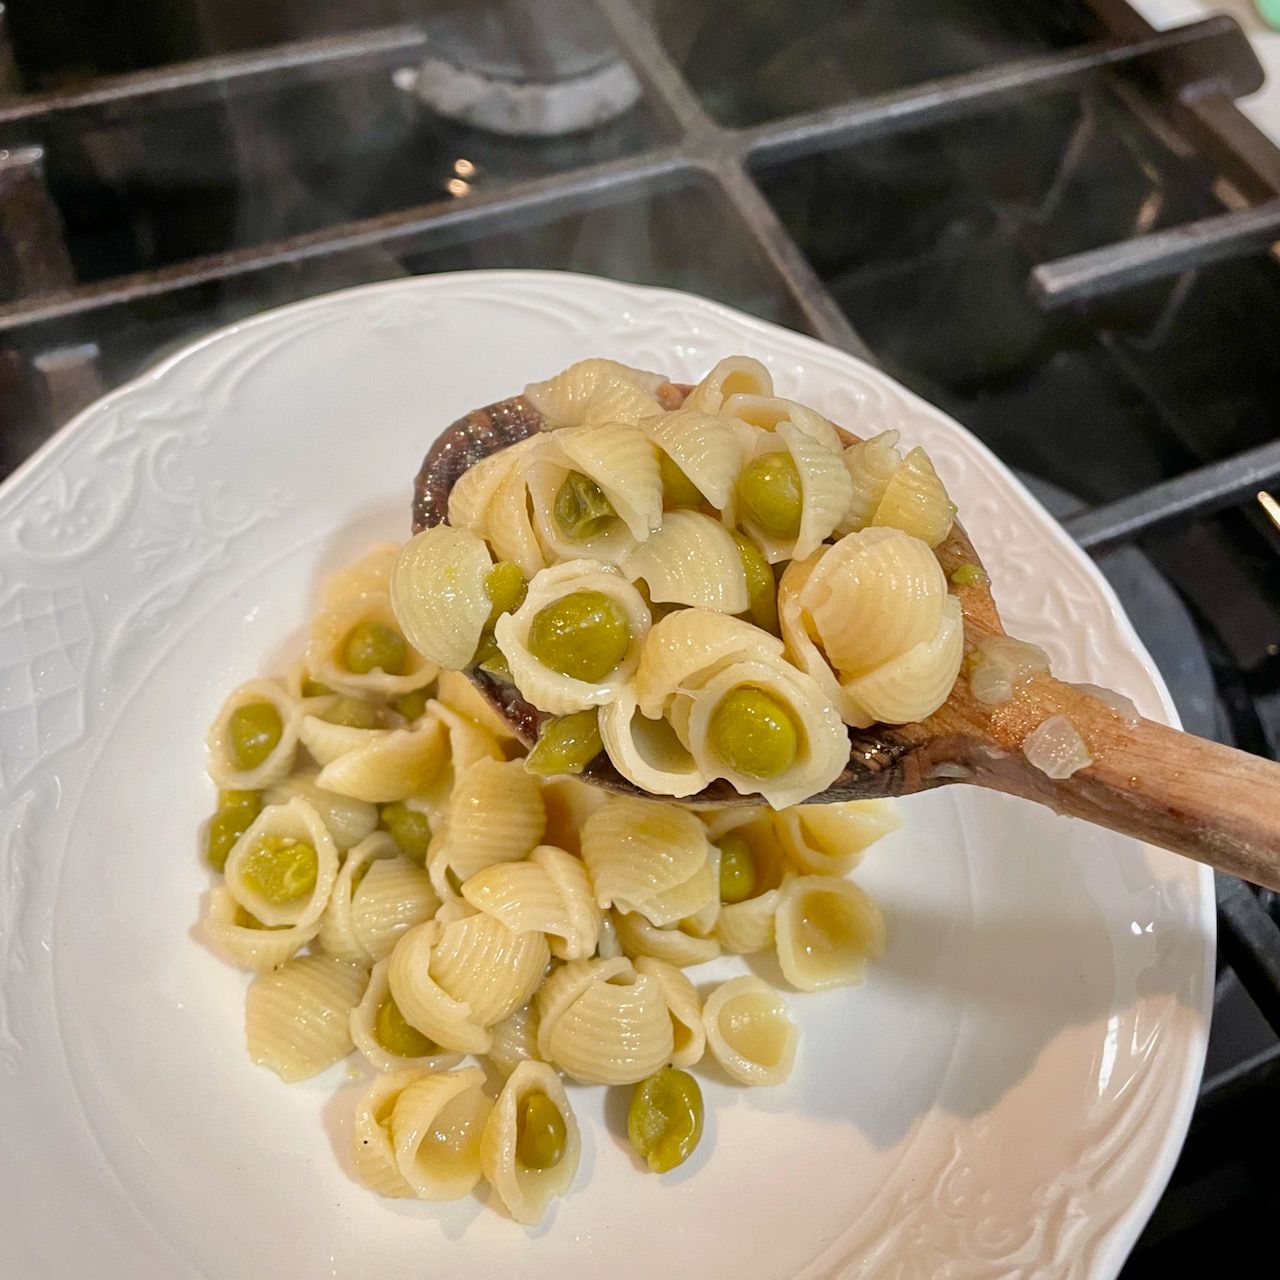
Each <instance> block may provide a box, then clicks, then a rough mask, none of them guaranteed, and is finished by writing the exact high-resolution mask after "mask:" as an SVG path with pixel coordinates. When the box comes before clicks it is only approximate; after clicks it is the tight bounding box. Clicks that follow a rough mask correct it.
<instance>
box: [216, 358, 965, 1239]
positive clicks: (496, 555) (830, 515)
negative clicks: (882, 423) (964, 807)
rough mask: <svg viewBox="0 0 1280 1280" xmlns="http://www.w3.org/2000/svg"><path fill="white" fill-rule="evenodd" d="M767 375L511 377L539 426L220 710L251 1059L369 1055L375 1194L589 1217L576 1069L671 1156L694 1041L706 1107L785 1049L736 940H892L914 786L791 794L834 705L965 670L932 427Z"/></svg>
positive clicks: (358, 580)
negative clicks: (872, 869)
mask: <svg viewBox="0 0 1280 1280" xmlns="http://www.w3.org/2000/svg"><path fill="white" fill-rule="evenodd" d="M786 390H787V388H785V387H781V388H775V386H774V383H773V378H772V376H771V374H770V372H769V370H768V369H767V368H766V367H765V366H764V365H763V364H761V363H760V362H759V361H756V360H754V359H751V358H749V357H745V356H730V357H727V358H725V359H723V360H721V361H720V362H719V363H718V364H716V365H715V367H714V368H713V369H711V370H710V372H708V373H707V374H706V376H705V377H703V378H702V380H701V381H700V382H699V383H697V384H696V385H695V386H694V387H692V389H690V388H689V387H688V386H687V385H677V384H674V383H669V382H667V381H666V379H664V378H663V377H661V376H660V375H657V374H650V373H646V372H644V371H641V370H636V369H631V368H629V367H627V366H625V365H622V364H619V363H617V362H615V361H611V360H586V361H582V362H580V363H578V364H576V365H574V366H572V367H571V368H569V369H567V370H565V371H564V372H563V373H561V374H559V375H557V376H556V377H553V378H550V379H547V380H545V381H542V382H538V383H535V384H532V385H530V386H529V387H528V388H526V390H525V393H524V396H523V401H522V405H521V408H520V419H521V422H522V429H524V428H523V424H524V423H526V422H528V421H529V420H530V418H532V419H533V421H535V422H536V425H538V426H539V427H540V429H539V430H536V431H534V432H533V433H532V434H531V435H529V436H528V438H526V439H522V440H521V441H519V443H517V444H514V445H512V446H510V447H509V448H505V449H502V450H501V451H499V452H497V453H493V454H491V455H490V456H488V457H486V458H484V459H483V460H482V461H480V462H478V463H477V464H476V465H474V466H472V467H470V468H469V469H467V470H466V471H464V472H463V474H462V475H461V477H460V478H459V479H458V480H457V482H456V484H455V485H454V487H453V489H452V490H451V492H450V493H449V496H448V503H447V509H448V520H447V522H446V523H443V524H439V525H435V526H433V527H430V528H426V529H423V530H421V531H420V532H418V533H416V534H415V535H414V536H413V537H412V538H410V539H409V540H408V541H406V542H405V543H404V544H403V545H400V546H396V545H392V544H380V545H378V546H376V547H374V548H372V549H371V550H370V552H369V553H368V554H367V555H366V556H364V557H363V558H362V559H361V560H360V561H359V562H358V563H356V564H355V565H352V566H351V567H349V568H346V569H343V570H341V571H340V572H338V573H335V574H334V575H333V576H332V578H331V579H330V580H329V581H328V582H327V583H324V584H322V586H321V588H320V590H319V591H318V593H317V608H316V611H315V614H314V617H313V618H312V619H311V621H310V625H309V626H308V627H306V628H305V630H304V631H303V632H302V635H303V637H304V639H303V643H302V645H301V646H300V651H297V650H295V652H294V653H293V654H292V655H286V660H285V662H284V664H283V665H284V670H285V673H286V674H285V675H283V676H281V677H279V678H277V677H273V676H268V677H263V678H255V679H250V680H248V681H247V682H246V683H243V684H241V685H239V686H238V687H237V688H235V689H234V690H233V691H232V692H231V693H230V695H229V696H228V697H227V698H226V699H225V701H224V702H223V703H222V705H221V706H220V707H219V708H218V709H217V711H216V714H215V713H214V709H213V707H212V706H211V707H210V708H209V711H210V713H211V714H212V715H213V724H212V726H211V728H210V729H209V732H208V736H207V739H206V742H207V747H208V772H209V776H210V778H211V779H212V782H213V784H214V785H215V786H216V788H217V799H216V801H215V802H214V805H213V812H212V814H211V816H210V817H209V819H208V822H207V823H206V825H205V826H204V827H203V828H202V829H201V835H200V840H201V844H202V850H203V855H204V858H205V860H206V861H207V863H208V865H209V868H210V870H211V873H212V875H213V877H214V882H213V884H212V886H211V888H210V891H209V892H208V894H207V895H206V897H205V899H204V902H203V904H202V909H201V912H200V924H199V929H198V933H199V936H200V938H201V939H202V940H203V942H204V943H205V944H206V950H207V951H209V952H211V953H213V954H214V955H216V956H217V957H218V958H219V959H221V960H223V961H225V962H228V963H229V964H231V965H233V966H235V967H237V968H239V969H241V970H242V971H244V973H243V983H244V984H245V996H244V1007H243V1013H244V1017H243V1025H244V1037H245V1043H246V1046H247V1050H248V1054H249V1057H250V1058H251V1060H252V1061H253V1062H255V1063H257V1064H259V1065H261V1066H263V1067H265V1068H267V1070H268V1071H270V1072H273V1073H275V1075H276V1076H278V1077H280V1079H281V1080H283V1081H286V1082H293V1081H301V1080H307V1079H311V1078H312V1077H316V1076H321V1075H322V1074H323V1073H326V1072H328V1073H330V1074H329V1075H327V1076H325V1078H324V1080H322V1081H321V1082H320V1083H325V1081H327V1082H328V1083H330V1084H331V1085H332V1086H333V1087H334V1088H338V1087H341V1085H342V1084H343V1082H344V1079H345V1075H346V1074H350V1075H361V1074H362V1075H363V1076H364V1079H363V1081H362V1083H360V1085H359V1086H358V1088H356V1089H354V1090H353V1091H352V1097H353V1099H354V1110H353V1111H348V1115H350V1117H351V1125H352V1128H351V1130H350V1143H351V1146H350V1154H351V1160H350V1165H349V1168H350V1171H351V1172H352V1173H353V1174H354V1177H355V1178H356V1179H357V1180H358V1182H359V1183H360V1184H362V1185H363V1186H364V1187H366V1188H368V1189H369V1190H370V1191H371V1192H373V1193H375V1194H376V1195H378V1196H382V1197H385V1198H387V1199H411V1200H424V1201H449V1200H455V1199H458V1198H460V1197H466V1196H468V1195H470V1194H472V1193H473V1192H474V1191H476V1189H477V1188H482V1192H481V1194H482V1195H484V1197H485V1198H486V1200H487V1203H488V1204H489V1205H491V1206H492V1207H493V1208H495V1209H496V1210H497V1211H499V1212H502V1213H505V1214H506V1215H508V1216H510V1218H512V1219H513V1220H514V1222H515V1223H518V1224H520V1225H521V1226H523V1227H535V1226H537V1225H538V1224H540V1223H543V1222H545V1221H547V1220H548V1219H551V1218H553V1217H555V1216H556V1215H566V1214H567V1215H572V1214H573V1212H574V1207H573V1202H572V1197H573V1195H574V1190H575V1186H576V1185H577V1184H578V1183H580V1182H581V1180H582V1177H583V1176H584V1175H585V1172H586V1170H587V1169H589V1167H590V1166H591V1164H592V1163H593V1158H594V1159H599V1160H604V1159H605V1158H606V1156H607V1155H608V1154H609V1152H608V1147H609V1145H610V1144H608V1143H602V1142H600V1141H599V1140H598V1139H597V1140H596V1141H595V1143H594V1146H593V1144H592V1141H591V1137H590V1135H588V1134H586V1133H584V1132H583V1129H584V1128H589V1127H590V1126H589V1125H587V1123H586V1119H585V1118H586V1117H587V1116H589V1115H591V1114H593V1113H594V1112H595V1110H596V1109H595V1108H594V1107H592V1108H590V1109H584V1108H583V1102H584V1098H585V1093H584V1090H585V1089H586V1088H587V1087H589V1086H604V1087H609V1088H617V1089H625V1090H626V1091H627V1093H628V1095H629V1096H630V1106H629V1108H628V1109H627V1117H628V1118H627V1132H628V1135H629V1136H630V1140H631V1142H632V1145H633V1146H634V1147H635V1149H636V1151H637V1153H638V1154H640V1155H641V1156H642V1158H643V1159H642V1164H647V1167H648V1168H649V1169H651V1170H654V1171H656V1172H663V1171H665V1170H666V1169H669V1168H671V1167H674V1164H675V1163H679V1161H680V1160H682V1159H684V1158H686V1157H687V1155H688V1154H689V1152H690V1151H691V1150H692V1149H693V1145H694V1144H696V1143H697V1142H698V1141H699V1139H700V1137H701V1135H702V1133H703V1128H702V1108H703V1106H704V1103H703V1099H702V1094H701V1092H700V1087H699V1085H698V1083H697V1080H696V1079H695V1076H694V1075H691V1074H689V1073H690V1072H695V1073H700V1074H701V1073H703V1072H704V1068H706V1067H710V1068H711V1070H710V1073H709V1074H704V1075H703V1079H704V1087H705V1088H706V1089H707V1091H708V1103H710V1102H713V1101H718V1100H719V1098H720V1096H721V1094H722V1091H724V1090H725V1089H726V1088H728V1087H730V1086H729V1085H726V1083H725V1081H726V1079H727V1080H728V1081H729V1082H732V1084H733V1085H749V1086H752V1087H760V1086H766V1085H773V1084H780V1083H781V1082H783V1081H785V1080H786V1078H787V1076H788V1075H789V1074H790V1072H791V1070H792V1066H793V1063H794V1060H795V1057H796V1054H797V1052H798V1051H799V1043H800V1029H799V1026H798V1025H797V1022H796V1020H795V1018H794V1017H793V1011H792V1009H791V1008H790V1004H791V1001H790V1000H789V998H784V996H783V995H782V994H781V992H779V991H778V990H775V989H774V988H773V987H772V986H771V985H769V983H766V982H764V981H763V980H762V979H761V978H759V977H756V976H754V975H746V974H743V966H744V962H743V961H742V960H741V959H739V957H743V956H753V955H754V956H758V957H764V959H763V960H762V961H761V963H763V964H765V965H766V966H768V967H769V971H771V972H776V971H780V973H781V978H780V979H779V983H780V985H784V986H786V987H787V988H789V989H792V990H794V991H801V992H809V991H827V990H828V989H830V988H839V987H848V986H851V985H853V984H856V983H858V982H861V981H862V980H864V978H865V977H866V975H867V973H868V971H869V969H870V967H871V966H872V965H874V963H875V962H876V961H877V960H878V959H879V958H880V957H881V956H882V955H883V954H884V952H885V950H886V947H887V946H888V942H889V928H888V926H887V925H886V921H885V919H884V917H883V915H882V914H881V911H880V909H879V907H878V906H877V905H876V903H875V902H874V901H873V900H872V898H871V897H870V896H869V895H868V894H867V893H866V892H865V891H864V890H863V889H862V888H861V887H859V886H858V885H856V884H854V883H853V882H852V881H851V880H849V879H847V878H846V877H847V876H848V875H849V874H850V873H855V874H857V868H858V867H859V864H860V863H861V861H862V859H863V857H864V853H865V851H866V850H868V849H869V848H870V847H871V846H873V845H874V844H875V843H876V842H877V841H880V840H882V839H885V838H886V837H891V833H892V832H894V831H895V830H896V828H897V827H898V825H899V820H898V816H897V812H896V810H895V808H894V807H893V805H892V804H891V803H890V802H887V801H868V802H857V803H845V804H822V803H815V802H813V801H814V800H815V799H816V798H820V797H821V795H822V793H824V792H827V791H828V789H829V788H831V786H832V783H833V782H834V781H835V780H836V779H837V778H838V777H839V775H840V774H841V772H842V771H843V770H844V769H845V768H846V767H847V765H848V762H849V755H850V729H859V728H864V727H866V726H869V725H871V724H874V723H877V722H882V723H907V722H909V721H912V720H916V719H921V718H923V717H925V716H928V715H930V714H931V713H932V712H933V711H934V710H935V709H936V708H937V707H938V706H939V705H940V704H941V703H942V701H943V700H945V698H946V697H947V696H948V694H949V692H950V689H951V686H952V684H953V683H954V681H955V679H956V678H957V673H958V671H959V668H960V660H961V657H962V655H963V652H964V635H963V625H962V617H961V613H960V607H959V603H958V601H957V599H956V597H955V595H954V594H953V593H952V591H951V584H950V579H949V578H948V577H947V575H946V574H945V573H944V571H943V568H942V564H941V562H940V561H939V559H938V556H937V554H936V551H935V548H936V547H938V546H939V545H940V544H941V543H942V542H943V541H944V540H945V539H946V538H947V536H948V534H949V532H950V529H951V523H952V519H953V516H954V508H953V507H952V506H951V504H950V500H949V498H948V497H947V495H946V492H945V489H944V488H943V486H942V483H941V481H940V480H939V479H938V477H937V474H936V472H935V471H934V469H933V467H932V465H931V464H930V463H929V460H928V458H927V457H925V455H924V454H923V453H921V451H920V450H918V449H911V448H907V447H906V446H902V447H899V443H898V440H897V437H896V435H895V434H894V433H892V432H890V433H885V434H884V435H882V436H880V437H876V438H873V439H871V440H868V441H865V442H862V441H859V442H856V443H853V444H850V443H848V438H847V437H845V436H843V434H842V433H841V432H840V431H839V430H838V429H837V427H836V426H834V425H833V424H832V423H831V422H830V421H829V420H828V419H827V418H826V417H824V416H823V415H822V414H821V413H819V412H818V411H817V410H816V409H812V408H809V407H808V406H806V405H804V404H802V403H799V402H798V401H796V400H794V399H790V398H787V397H786V396H784V395H782V394H780V392H782V391H786ZM480 416H481V415H473V418H475V419H476V420H477V421H478V420H479V418H480ZM440 509H441V510H442V509H443V508H440ZM512 708H515V711H514V712H513V710H512ZM606 764H608V765H612V767H613V769H612V771H609V770H608V769H606V768H605V765H606ZM584 770H585V773H584V772H583V771H584ZM580 773H582V774H583V776H582V778H581V779H580V778H578V777H577V775H578V774H580ZM602 773H603V776H604V777H605V778H606V779H607V780H608V781H609V783H610V786H611V787H612V789H609V788H606V787H601V786H597V785H594V784H595V783H597V782H599V781H600V780H601V777H602ZM619 775H620V777H621V779H622V780H625V781H626V782H629V783H630V784H632V785H633V786H634V787H636V788H639V790H640V791H641V792H643V793H645V794H644V795H637V794H635V793H634V792H631V793H627V794H620V790H621V788H620V783H619ZM727 799H733V800H735V801H736V803H734V804H732V805H728V804H727ZM712 805H720V806H724V807H720V808H713V807H709V806H712ZM901 839H902V837H901V836H892V837H891V841H898V840H901ZM775 960H776V970H775V969H774V968H773V966H774V962H775ZM748 963H750V964H751V965H753V966H754V965H756V964H757V961H750V962H748ZM706 964H713V965H714V967H713V969H712V970H711V971H710V974H709V976H710V978H711V981H709V982H708V981H707V977H708V973H707V971H705V970H704V971H701V972H698V971H697V970H698V967H699V966H702V965H706ZM734 974H737V975H739V976H733V975H734ZM831 998H832V997H830V996H828V997H827V999H828V1000H830V999H831ZM796 1003H797V1004H803V1003H804V1002H803V1001H800V1002H796ZM810 1003H813V1004H817V1003H819V1002H810ZM797 1012H798V1010H797ZM344 1060H345V1063H344ZM338 1064H343V1065H341V1066H339V1065H338ZM263 1079H264V1081H265V1082H266V1083H267V1084H269V1085H271V1086H272V1087H277V1085H276V1082H275V1081H273V1080H272V1079H271V1077H270V1076H267V1075H265V1073H264V1074H263ZM682 1108H683V1110H682ZM575 1112H577V1113H578V1114H575ZM579 1115H581V1116H582V1117H583V1121H582V1123H581V1126H580V1122H579V1118H578V1116H579ZM714 1132H715V1127H714V1126H711V1127H710V1128H709V1129H708V1133H714ZM346 1141H347V1137H346V1136H345V1135H344V1137H343V1142H344V1143H345V1142H346ZM708 1141H709V1139H708ZM677 1148H678V1150H677ZM584 1149H585V1152H586V1153H592V1152H594V1157H592V1156H591V1155H590V1154H588V1158H586V1159H585V1160H583V1159H582V1156H583V1154H584ZM673 1153H675V1154H673ZM580 1163H581V1164H582V1165H583V1166H584V1167H583V1169H582V1170H580V1168H579V1166H580ZM485 1187H487V1189H488V1190H487V1192H486V1191H484V1190H483V1188H485ZM566 1199H567V1203H562V1201H566Z"/></svg>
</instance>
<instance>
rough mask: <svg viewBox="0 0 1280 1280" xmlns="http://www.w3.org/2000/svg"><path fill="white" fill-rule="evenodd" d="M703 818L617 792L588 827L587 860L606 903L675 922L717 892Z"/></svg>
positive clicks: (584, 846)
mask: <svg viewBox="0 0 1280 1280" xmlns="http://www.w3.org/2000/svg"><path fill="white" fill-rule="evenodd" d="M707 855H708V846H707V836H706V832H705V831H704V830H703V827H702V824H701V823H700V822H699V821H698V820H697V818H695V817H694V816H693V814H691V813H689V812H688V811H687V810H685V809H681V808H678V807H677V806H676V805H672V804H660V803H657V802H655V801H651V800H629V799H623V798H615V799H611V800H609V801H608V802H607V803H606V804H604V805H602V806H601V807H600V808H599V809H597V810H596V811H595V813H593V814H592V815H591V816H590V817H589V818H588V819H587V821H586V824H585V826H584V827H583V829H582V860H583V862H585V863H586V865H587V871H588V873H589V874H590V876H591V883H592V885H593V886H594V888H595V895H596V901H597V902H598V903H599V904H600V906H602V907H616V908H617V909H618V910H619V911H623V912H627V911H634V912H638V913H639V914H640V915H642V916H644V917H645V919H647V920H648V921H649V923H650V924H655V925H665V924H674V923H675V922H676V921H677V920H681V919H683V918H684V917H686V916H691V915H693V914H694V913H695V912H697V911H699V910H700V909H701V908H702V907H704V906H706V905H707V903H709V902H710V901H711V900H712V898H713V897H714V895H715V877H714V876H713V875H712V872H711V868H710V866H709V865H708V861H707Z"/></svg>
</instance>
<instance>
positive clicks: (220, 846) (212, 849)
mask: <svg viewBox="0 0 1280 1280" xmlns="http://www.w3.org/2000/svg"><path fill="white" fill-rule="evenodd" d="M249 794H250V795H256V794H257V792H250V793H249ZM256 816H257V815H256V814H254V813H253V812H251V811H250V810H249V809H247V808H246V809H241V808H231V809H220V810H219V811H218V812H217V813H215V814H214V815H213V817H212V818H210V819H209V829H208V831H207V832H206V833H205V846H204V849H205V857H207V858H208V859H209V865H210V866H211V867H212V868H213V869H214V870H215V871H221V870H222V869H223V868H224V867H225V866H226V865H227V854H229V853H230V852H231V850H232V849H233V848H234V847H235V843H236V841H237V840H239V839H240V837H241V836H242V835H244V833H245V832H246V831H248V830H249V827H250V825H251V824H252V823H253V820H254V818H255V817H256Z"/></svg>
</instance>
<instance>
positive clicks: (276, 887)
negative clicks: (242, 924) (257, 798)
mask: <svg viewBox="0 0 1280 1280" xmlns="http://www.w3.org/2000/svg"><path fill="white" fill-rule="evenodd" d="M224 874H225V876H226V886H227V891H228V892H229V893H230V894H231V896H232V897H233V898H234V899H235V900H236V902H238V903H239V904H240V906H242V907H243V908H244V909H245V910H246V911H247V912H249V913H250V915H252V916H253V917H254V919H255V920H258V921H260V922H261V923H262V924H264V925H266V926H267V927H268V928H276V927H278V926H281V925H294V926H302V927H305V926H308V925H311V924H313V923H317V924H318V921H319V919H320V916H321V913H322V912H323V911H324V908H325V904H326V903H327V902H328V900H329V891H330V890H331V889H332V888H333V882H334V880H335V878H336V877H337V874H338V850H337V848H336V846H335V845H334V843H333V839H332V837H331V836H330V835H329V831H328V828H327V827H326V826H325V825H324V823H323V822H321V821H320V815H319V814H317V813H316V811H315V810H314V809H313V808H312V807H311V806H310V805H309V804H307V802H306V801H305V800H290V801H289V802H288V804H274V805H268V806H267V807H266V808H265V809H263V811H262V812H261V813H260V814H259V815H258V816H257V818H255V819H254V821H253V823H252V825H251V826H250V827H249V829H248V830H247V831H246V832H245V833H244V835H242V836H241V837H240V839H239V840H237V841H236V843H235V845H234V847H233V848H232V850H231V852H230V854H228V855H227V863H226V867H225V870H224Z"/></svg>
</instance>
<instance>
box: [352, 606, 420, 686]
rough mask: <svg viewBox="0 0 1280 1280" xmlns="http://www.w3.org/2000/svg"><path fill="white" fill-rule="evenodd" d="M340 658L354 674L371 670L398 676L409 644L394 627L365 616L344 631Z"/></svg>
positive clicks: (406, 655)
mask: <svg viewBox="0 0 1280 1280" xmlns="http://www.w3.org/2000/svg"><path fill="white" fill-rule="evenodd" d="M342 659H343V662H345V663H346V667H347V670H348V671H352V672H354V673H355V674H356V675H358V676H366V675H368V674H369V672H371V671H374V670H380V671H384V672H385V673H386V674H387V675H389V676H398V675H403V674H404V669H405V665H406V664H407V662H408V660H409V647H408V645H406V644H405V642H404V637H403V636H402V635H401V634H400V633H399V632H398V631H396V630H395V629H394V628H392V627H389V626H387V624H386V623H385V622H374V621H372V620H369V619H367V620H366V621H364V622H359V623H357V624H356V625H355V626H354V627H352V628H351V630H350V632H349V633H348V634H347V638H346V641H345V642H344V643H343V646H342Z"/></svg>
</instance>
